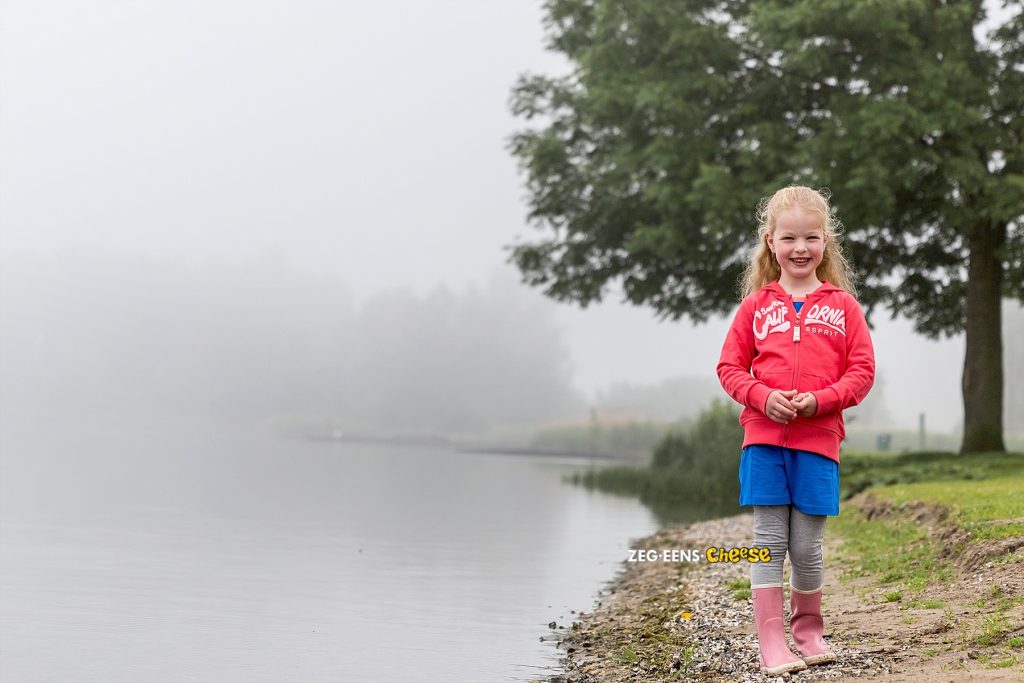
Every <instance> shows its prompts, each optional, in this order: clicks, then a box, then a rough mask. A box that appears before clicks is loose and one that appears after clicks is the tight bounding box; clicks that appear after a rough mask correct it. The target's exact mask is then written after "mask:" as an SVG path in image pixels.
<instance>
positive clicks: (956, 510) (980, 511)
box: [871, 473, 1024, 539]
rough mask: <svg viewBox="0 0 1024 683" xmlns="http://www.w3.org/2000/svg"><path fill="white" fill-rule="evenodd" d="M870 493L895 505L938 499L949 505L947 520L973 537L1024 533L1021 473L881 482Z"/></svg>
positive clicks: (1022, 480) (1023, 483) (1023, 484)
mask: <svg viewBox="0 0 1024 683" xmlns="http://www.w3.org/2000/svg"><path fill="white" fill-rule="evenodd" d="M871 493H872V495H874V496H877V497H879V498H886V499H888V500H891V501H892V502H893V503H894V504H895V505H898V506H899V505H905V504H906V503H909V502H912V501H928V502H932V503H940V504H942V505H945V506H947V507H949V508H950V509H951V516H950V519H949V520H947V521H949V522H952V523H954V524H956V525H957V526H959V527H960V528H962V529H965V530H966V531H969V532H970V534H971V537H972V538H974V539H986V538H1012V537H1015V536H1024V504H1022V503H1021V501H1022V500H1024V476H1022V473H1018V474H1017V475H1016V476H1003V477H997V478H993V479H986V480H983V481H958V482H949V481H939V482H936V481H927V482H917V483H913V484H898V485H891V486H882V487H878V488H875V489H873V490H872V492H871Z"/></svg>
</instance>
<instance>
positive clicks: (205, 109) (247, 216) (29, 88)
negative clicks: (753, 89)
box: [0, 0, 963, 429]
mask: <svg viewBox="0 0 1024 683" xmlns="http://www.w3.org/2000/svg"><path fill="white" fill-rule="evenodd" d="M543 42H544V41H543V29H542V14H541V7H540V2H538V1H523V0H517V1H515V2H513V1H510V0H488V2H480V1H479V0H448V1H441V2H433V3H424V2H413V1H411V0H404V1H399V2H391V3H367V2H360V3H353V2H344V3H337V2H325V1H320V2H314V1H305V2H283V1H276V2H275V1H268V0H247V1H246V2H241V1H235V2H227V1H222V0H203V1H202V2H196V1H194V0H180V1H178V2H173V3H172V2H128V1H123V2H114V1H111V0H96V1H94V2H90V3H80V2H72V1H70V0H56V1H51V0H33V1H32V2H28V1H25V0H23V1H17V0H10V1H7V2H4V3H2V4H0V97H2V100H0V152H2V153H0V190H2V191H0V226H2V227H0V230H2V233H0V238H2V249H3V250H4V251H5V252H6V253H7V255H11V254H14V255H16V254H18V253H26V252H27V253H33V254H46V253H53V252H56V251H59V250H66V249H68V248H70V247H74V246H79V247H82V246H86V247H89V248H94V249H95V248H99V249H103V250H106V251H111V252H115V253H119V254H123V255H126V256H129V257H130V256H133V255H142V254H144V255H147V256H151V257H159V258H161V259H165V260H173V261H179V260H180V261H183V262H187V263H193V264H203V263H209V262H211V261H220V262H237V263H270V264H278V265H280V264H282V263H284V264H287V265H289V266H290V267H293V268H297V269H301V270H308V271H311V272H313V273H316V274H330V275H332V276H335V277H338V278H340V279H341V280H342V281H343V282H344V283H345V285H346V286H347V288H348V289H349V291H350V293H351V295H352V298H353V301H354V302H355V303H356V304H357V305H358V304H359V302H362V301H365V300H366V299H367V298H368V297H370V296H372V295H374V294H376V293H379V292H381V291H383V290H388V289H391V288H395V287H399V286H403V285H404V286H408V287H411V288H412V289H413V290H414V291H416V292H422V293H425V292H429V291H431V290H432V289H434V288H435V287H437V286H438V285H439V284H445V285H447V286H449V287H451V288H453V289H455V290H461V289H463V288H465V287H466V286H467V285H469V284H470V283H478V284H479V283H484V282H487V281H488V280H489V279H491V278H493V277H496V276H500V275H501V273H502V272H503V271H511V267H510V266H508V265H506V264H505V258H506V254H505V252H504V251H503V246H505V245H508V244H510V243H512V242H514V241H515V240H516V239H517V237H519V236H522V238H525V239H528V238H530V237H531V234H532V231H533V228H531V227H529V226H527V225H526V223H525V213H526V209H525V203H524V195H525V190H524V189H523V183H522V181H523V178H522V177H521V176H520V175H519V173H518V172H517V169H516V165H515V162H514V160H513V159H512V158H511V157H510V155H509V153H508V152H507V150H506V143H507V139H508V137H509V135H510V134H511V133H512V132H513V131H515V130H516V129H517V128H519V127H521V126H522V125H523V124H522V122H519V121H517V120H515V119H514V118H513V117H512V116H511V114H510V113H509V111H508V106H507V102H508V98H509V93H510V89H511V87H512V85H513V83H514V81H515V79H516V77H517V75H519V74H520V73H523V72H525V71H535V72H544V73H560V72H563V71H564V70H565V69H566V68H567V66H566V64H565V63H564V62H563V61H562V60H561V59H560V58H559V57H558V56H556V55H552V54H550V53H547V52H545V50H544V49H543ZM753 208H754V207H751V212H752V213H753ZM537 296H539V295H537ZM610 300H611V301H610V302H609V303H606V304H604V305H601V306H598V307H591V308H589V309H586V310H582V311H581V310H578V309H574V308H571V307H569V306H567V305H559V304H554V303H551V304H550V306H551V307H553V308H555V309H556V317H557V320H558V321H559V323H560V325H561V326H562V329H563V331H564V334H565V338H566V341H567V342H568V346H569V348H570V350H571V352H572V356H573V360H574V365H575V367H576V372H575V382H576V384H577V386H579V387H580V388H581V389H583V390H585V391H587V392H591V393H592V392H595V391H596V390H598V389H601V388H604V387H606V386H607V385H608V384H609V383H611V382H613V381H636V382H656V381H659V380H661V379H663V378H665V377H668V376H673V375H681V374H690V375H700V376H710V377H713V376H714V365H715V362H716V361H717V357H718V352H719V349H720V347H721V341H722V339H723V338H724V333H725V329H726V326H727V321H724V320H719V321H715V322H713V323H710V324H707V325H704V326H702V327H700V328H696V329H694V328H692V327H691V326H690V325H689V324H688V323H686V322H685V321H683V322H680V323H668V322H662V323H659V322H658V321H656V319H655V318H654V316H653V315H652V314H651V313H650V312H648V311H646V310H638V309H631V308H627V307H624V306H622V305H619V304H617V303H615V300H616V297H615V296H614V294H613V295H611V296H610ZM875 322H876V324H877V325H878V327H877V330H876V334H875V344H876V350H877V355H878V360H879V371H880V375H881V376H882V378H883V380H884V382H885V388H886V398H887V400H886V403H887V405H888V406H889V408H890V410H892V412H893V416H894V418H895V419H896V421H897V422H899V423H903V424H907V425H910V424H915V423H916V415H917V413H918V412H920V411H922V410H923V411H927V412H928V415H929V424H930V425H931V426H933V427H934V428H936V429H942V428H943V427H944V426H946V425H948V426H954V424H955V423H957V422H959V421H960V419H961V414H962V409H961V406H960V398H959V383H960V373H961V368H962V360H963V340H962V338H958V339H954V340H947V341H944V342H929V341H926V340H924V339H922V338H920V337H914V336H911V335H910V324H909V323H907V322H904V321H898V322H895V323H890V322H888V320H887V314H884V313H883V314H882V315H876V318H875ZM922 389H926V390H925V391H922ZM723 395H724V394H723Z"/></svg>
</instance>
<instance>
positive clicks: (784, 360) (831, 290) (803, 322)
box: [718, 282, 875, 462]
mask: <svg viewBox="0 0 1024 683" xmlns="http://www.w3.org/2000/svg"><path fill="white" fill-rule="evenodd" d="M718 378H719V379H720V380H721V382H722V387H724V388H725V391H726V392H727V393H728V394H729V395H730V396H732V397H733V398H734V399H735V400H736V401H738V402H740V403H742V404H743V405H744V406H746V407H745V408H744V410H743V412H742V413H740V424H742V425H743V428H744V432H745V436H744V438H743V445H744V446H748V445H750V444H771V445H776V446H782V447H784V448H796V449H799V450H804V451H811V452H812V453H820V454H821V455H824V456H825V457H827V458H831V459H832V460H835V461H836V462H839V444H840V442H841V441H842V440H843V437H844V436H846V428H845V425H844V424H843V410H844V409H846V408H849V407H850V406H855V405H857V404H858V403H860V402H861V401H862V400H864V397H865V396H867V394H868V391H869V390H870V389H871V385H872V384H873V383H874V381H875V352H874V349H873V348H872V346H871V336H870V334H869V333H868V326H867V322H866V321H865V320H864V313H863V312H861V309H860V305H859V304H858V303H857V300H856V299H854V298H853V296H851V295H850V294H849V293H847V292H846V291H844V290H842V289H839V288H838V287H836V286H834V285H831V284H829V283H828V282H823V283H822V284H821V285H820V286H819V287H818V288H817V289H816V290H814V291H813V292H811V293H810V294H808V295H807V298H806V300H805V301H804V305H803V308H801V309H800V312H799V313H797V312H796V311H795V310H794V308H793V297H792V296H791V295H789V294H786V291H785V290H784V289H782V286H781V285H780V284H779V283H778V282H772V283H770V284H767V285H765V286H764V287H762V288H761V289H759V290H758V291H756V292H754V293H753V294H751V295H749V296H747V297H746V298H745V299H743V301H742V302H740V308H739V311H737V313H736V318H735V319H734V320H733V321H732V327H730V328H729V334H728V335H727V336H726V338H725V344H724V345H723V346H722V356H721V358H720V359H719V361H718ZM776 389H781V390H783V391H785V390H788V389H796V390H797V391H798V392H805V391H810V392H811V393H813V394H814V398H815V399H817V401H818V410H817V412H816V413H815V414H814V415H813V416H811V417H802V416H799V415H798V416H797V417H796V419H794V420H792V421H791V422H790V423H789V424H786V425H783V424H779V423H778V422H773V421H772V420H771V419H769V418H768V417H767V416H766V415H765V412H764V411H765V403H766V402H767V401H768V395H769V394H770V393H771V392H772V391H774V390H776Z"/></svg>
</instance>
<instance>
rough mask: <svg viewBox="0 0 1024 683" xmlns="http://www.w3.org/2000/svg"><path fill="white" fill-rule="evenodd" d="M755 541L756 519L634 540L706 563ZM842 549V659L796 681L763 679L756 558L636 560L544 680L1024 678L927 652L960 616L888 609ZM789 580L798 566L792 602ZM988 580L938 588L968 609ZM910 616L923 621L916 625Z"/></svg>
mask: <svg viewBox="0 0 1024 683" xmlns="http://www.w3.org/2000/svg"><path fill="white" fill-rule="evenodd" d="M860 504H863V503H858V502H856V501H854V500H851V501H849V503H848V505H851V506H853V505H860ZM752 543H753V515H752V514H750V513H746V514H739V515H736V516H733V517H722V518H718V519H712V520H706V521H702V522H695V523H692V524H689V525H686V526H677V527H670V528H666V529H662V530H660V531H658V532H656V533H654V534H651V535H650V536H647V537H645V538H642V539H638V540H636V541H634V542H633V543H632V548H633V549H645V550H653V551H656V553H657V555H658V556H659V557H660V556H661V554H662V551H665V550H677V549H678V550H681V551H682V550H697V551H700V553H701V554H702V555H703V553H704V551H705V550H706V549H707V548H709V547H714V548H718V547H724V548H733V547H749V546H750V545H752ZM841 545H842V539H841V538H839V537H838V535H837V534H835V533H832V534H830V533H829V531H828V528H827V527H826V533H825V547H824V554H825V588H824V596H825V597H824V602H823V614H824V617H825V635H826V638H827V639H828V640H829V642H830V644H831V645H832V647H833V649H834V650H835V652H836V654H837V655H838V661H837V662H835V663H833V664H828V665H822V666H812V667H809V668H807V669H805V670H803V671H799V672H796V673H793V674H786V675H785V676H784V677H769V676H764V675H762V674H761V673H760V670H759V665H758V649H757V639H756V631H755V628H754V619H753V609H752V606H751V603H750V598H749V582H748V583H746V586H747V588H746V591H745V593H744V590H743V588H741V587H740V585H741V584H742V583H743V581H744V579H748V578H749V564H748V563H747V562H746V561H741V562H739V563H735V564H734V563H728V562H719V563H710V562H707V561H706V559H704V558H702V559H701V560H700V561H698V562H688V561H683V562H671V561H669V562H666V561H662V560H660V559H658V560H656V561H651V562H625V561H624V562H623V563H622V564H621V565H620V568H619V570H618V573H617V574H616V576H615V577H613V578H612V579H611V580H610V581H609V582H608V583H607V584H606V586H605V587H604V588H603V589H602V590H601V591H599V593H598V596H597V598H596V606H595V607H594V608H593V609H592V611H590V612H585V613H580V614H577V615H576V621H575V622H574V623H573V624H572V625H571V627H568V628H566V629H565V630H560V631H556V632H555V633H553V634H548V635H547V636H545V637H543V638H542V639H544V640H554V641H555V646H556V648H557V650H558V651H559V652H560V653H561V654H562V659H561V669H562V670H561V672H560V673H559V674H557V675H554V676H548V677H546V678H543V679H539V680H538V681H536V682H535V683H599V682H606V681H646V682H651V683H659V682H661V681H666V682H667V681H731V682H754V681H766V680H776V681H782V680H794V681H799V680H804V681H812V680H815V681H816V680H831V681H853V680H862V679H864V678H872V679H875V680H884V681H900V682H905V683H909V682H910V681H926V682H932V681H954V680H966V679H970V680H986V681H988V680H992V681H1011V680H1021V679H1020V674H1019V672H1016V671H1014V670H1007V669H986V668H983V667H982V664H981V663H980V662H979V661H976V657H977V653H976V652H974V653H972V652H971V651H969V650H967V651H963V652H961V651H958V650H956V649H955V648H948V649H952V651H950V652H946V653H943V654H941V655H936V654H927V652H926V651H927V650H930V649H938V648H930V647H928V646H932V645H938V644H940V643H948V642H950V641H949V639H950V638H951V637H952V632H953V631H954V629H955V622H952V620H951V619H950V618H949V614H948V612H947V613H946V614H943V610H924V609H922V610H901V609H900V608H899V606H898V605H896V604H893V603H886V602H885V601H884V598H883V593H884V591H883V590H882V589H881V588H880V587H879V586H878V584H877V581H874V580H873V578H872V577H870V576H869V577H861V578H854V579H841V574H842V573H843V569H842V566H841V565H840V564H839V560H838V558H837V556H838V555H839V552H840V550H839V549H840V546H841ZM965 574H967V573H966V572H965ZM992 578H993V580H995V581H1003V582H1006V581H1007V580H1009V582H1010V584H1011V585H1013V584H1014V582H1015V580H1016V577H1011V578H1008V575H1005V574H1004V573H1002V572H1000V571H999V570H998V568H995V569H993V576H992ZM788 579H789V563H788V562H787V563H786V576H785V582H786V586H787V588H786V591H787V598H786V602H787V603H788ZM978 581H981V577H975V576H974V575H969V576H967V575H965V576H963V577H961V578H960V579H956V580H954V581H953V582H952V584H951V585H949V586H938V587H936V588H935V591H936V593H937V594H938V593H942V594H943V595H944V596H946V597H948V596H949V595H950V594H960V595H961V597H962V598H963V599H962V601H961V602H960V603H959V604H958V605H957V606H959V607H963V608H964V609H966V607H967V605H968V604H969V603H968V598H970V597H972V593H971V592H970V591H971V587H972V586H974V587H976V586H977V585H978V583H976V582H978ZM730 584H732V585H731V586H730ZM975 590H976V589H975ZM976 595H977V593H973V596H976ZM786 611H787V613H788V604H787V608H786ZM684 612H685V613H688V614H689V615H690V616H689V617H685V616H683V615H682V613H684ZM908 612H913V613H914V615H913V619H914V621H913V622H910V621H909V620H908V616H909V615H908ZM910 623H914V624H915V625H914V626H910V625H908V624H910ZM787 635H788V630H787Z"/></svg>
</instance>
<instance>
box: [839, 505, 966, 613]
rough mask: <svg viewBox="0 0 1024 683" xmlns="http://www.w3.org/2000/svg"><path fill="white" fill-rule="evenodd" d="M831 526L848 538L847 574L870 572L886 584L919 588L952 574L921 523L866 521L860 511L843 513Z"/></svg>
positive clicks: (846, 547)
mask: <svg viewBox="0 0 1024 683" xmlns="http://www.w3.org/2000/svg"><path fill="white" fill-rule="evenodd" d="M829 525H830V526H831V525H834V526H833V528H834V529H835V530H836V531H838V532H839V533H840V534H841V535H842V536H843V537H844V539H845V543H844V545H843V553H842V558H841V559H842V565H843V569H844V576H845V577H847V578H852V577H857V576H866V575H871V576H875V577H877V579H878V582H879V583H880V584H883V585H889V584H896V588H895V590H894V591H893V592H892V593H891V594H895V593H897V592H898V591H899V589H901V588H905V589H908V590H911V591H915V592H916V591H920V590H921V589H923V588H924V587H925V586H927V585H929V584H930V583H932V582H933V581H935V580H937V579H939V580H941V579H946V578H948V577H949V576H950V575H951V569H950V567H949V565H948V563H946V562H943V561H941V560H940V559H939V552H940V550H941V548H940V547H939V546H938V545H937V544H936V543H934V542H933V541H932V540H931V538H930V537H929V535H928V530H927V529H925V528H923V527H922V526H920V525H919V524H916V523H913V522H910V521H907V520H902V519H898V518H897V519H874V520H866V519H865V518H864V516H863V515H861V514H860V513H859V512H853V513H844V514H841V515H840V516H839V517H837V518H836V519H835V520H834V521H830V522H829Z"/></svg>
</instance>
